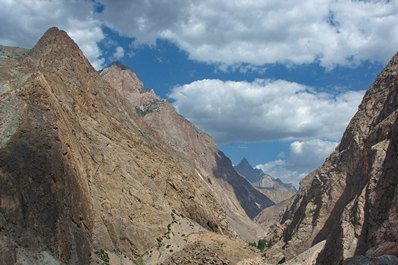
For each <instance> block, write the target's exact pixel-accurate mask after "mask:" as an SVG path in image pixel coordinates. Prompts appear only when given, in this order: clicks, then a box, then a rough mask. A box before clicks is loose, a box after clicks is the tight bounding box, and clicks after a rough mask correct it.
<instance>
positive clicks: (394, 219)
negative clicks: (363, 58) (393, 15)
mask: <svg viewBox="0 0 398 265" xmlns="http://www.w3.org/2000/svg"><path fill="white" fill-rule="evenodd" d="M397 118H398V55H395V56H394V57H393V58H392V60H391V61H390V62H389V64H388V65H387V66H386V68H385V69H384V70H383V71H382V73H381V74H380V75H379V76H378V78H377V79H376V81H375V82H374V83H373V84H372V86H371V87H370V88H369V90H368V91H367V93H366V95H365V97H364V99H363V101H362V103H361V105H360V106H359V110H358V112H357V113H356V114H355V116H354V117H353V119H352V120H351V122H350V124H349V125H348V127H347V129H346V131H345V133H344V136H343V138H342V141H341V143H340V145H339V146H338V147H337V148H336V150H335V151H334V152H333V153H332V154H331V155H330V157H329V158H328V159H327V160H326V162H325V163H324V164H323V165H322V167H321V168H319V169H318V170H316V171H314V172H313V173H311V174H310V175H308V176H307V177H306V178H305V179H303V181H302V182H301V184H300V191H299V193H298V194H297V196H296V198H295V200H294V201H293V203H292V206H291V207H290V209H289V210H288V211H287V212H286V214H285V216H284V219H283V222H284V225H285V230H284V238H283V240H284V242H286V245H285V252H286V255H287V256H288V257H291V256H294V255H297V254H299V253H301V252H303V251H304V250H306V249H308V248H309V247H311V246H312V245H315V244H317V243H318V242H321V241H323V240H326V244H325V246H324V249H323V250H322V252H321V253H320V254H319V256H318V259H317V263H318V264H339V263H341V262H342V261H343V260H344V259H346V258H347V257H351V256H354V255H367V256H369V257H377V256H381V255H387V254H391V255H398V175H397V174H398V173H397V172H398V160H397V155H398V153H397V152H398V149H397V147H398V146H397V143H398V121H397Z"/></svg>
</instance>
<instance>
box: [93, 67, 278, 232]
mask: <svg viewBox="0 0 398 265" xmlns="http://www.w3.org/2000/svg"><path fill="white" fill-rule="evenodd" d="M100 74H101V76H102V77H103V78H104V79H105V80H106V81H108V82H109V83H110V84H111V86H112V87H114V88H115V89H116V90H117V91H118V92H119V93H120V94H121V95H122V96H123V97H124V98H126V99H127V100H128V101H129V102H130V103H131V106H132V108H133V109H135V110H136V112H137V114H139V115H140V116H141V117H142V118H143V120H144V121H145V122H146V123H147V124H148V126H149V127H151V128H152V129H153V130H154V131H156V132H157V134H158V136H159V138H160V139H161V140H162V141H164V142H166V143H167V144H169V145H170V146H171V147H172V148H173V149H174V150H175V151H177V152H178V153H180V154H181V155H182V156H184V157H186V158H188V159H189V160H191V161H193V162H194V164H195V167H194V168H195V171H196V174H197V176H198V178H199V179H200V180H201V181H202V183H203V185H206V186H207V187H208V188H209V189H210V190H211V191H212V192H213V195H214V196H215V197H216V199H217V201H218V202H219V203H220V205H222V207H223V208H224V209H226V213H227V217H228V220H229V222H230V224H231V226H232V227H233V228H234V230H235V231H237V232H238V234H239V235H240V236H241V237H243V238H245V239H246V240H253V239H254V237H255V234H257V233H258V232H260V231H259V227H258V226H257V225H255V224H254V223H253V222H251V220H249V219H248V218H247V216H249V217H250V218H254V217H255V216H256V215H257V214H258V213H259V212H260V211H261V210H262V209H264V208H266V207H268V206H270V205H272V204H273V203H272V201H271V200H270V199H268V198H267V197H266V196H265V195H263V194H262V193H260V192H258V191H257V190H256V189H255V188H253V187H252V185H251V184H250V183H249V182H248V181H246V180H245V179H244V178H243V177H242V176H240V175H239V174H237V173H236V172H235V170H234V169H233V167H232V164H231V162H230V160H229V159H228V158H227V157H226V156H225V155H224V154H223V153H222V152H220V151H218V148H217V145H216V143H215V141H214V139H213V138H212V137H210V136H209V135H207V134H205V133H203V132H200V131H199V130H198V129H197V128H195V126H194V125H193V124H192V123H190V122H189V121H188V120H186V119H185V118H184V117H182V116H181V115H179V114H178V113H177V112H176V110H175V109H174V107H173V106H172V105H171V104H170V103H168V102H167V101H166V100H159V99H158V98H157V96H156V95H155V93H154V92H153V91H148V90H146V89H145V88H144V87H143V84H142V82H141V81H139V80H138V78H137V76H136V75H135V74H134V73H133V72H132V71H131V70H129V69H126V67H124V66H121V65H120V64H112V65H110V66H109V67H107V68H106V69H104V70H103V71H101V73H100ZM246 215H247V216H246ZM248 228H249V229H248ZM253 236H254V237H253Z"/></svg>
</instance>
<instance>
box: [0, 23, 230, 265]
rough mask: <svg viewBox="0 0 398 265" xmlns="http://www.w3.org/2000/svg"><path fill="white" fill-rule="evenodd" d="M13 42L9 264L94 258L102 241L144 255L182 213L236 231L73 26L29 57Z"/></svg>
mask: <svg viewBox="0 0 398 265" xmlns="http://www.w3.org/2000/svg"><path fill="white" fill-rule="evenodd" d="M1 52H2V56H1V57H0V117H1V118H0V247H1V248H0V258H1V263H2V264H13V262H15V260H18V262H20V263H21V264H45V263H46V262H45V261H46V260H47V262H48V260H52V259H54V258H55V259H59V260H61V261H63V262H66V263H67V264H88V263H89V262H90V260H91V261H92V260H93V259H95V258H96V255H95V254H94V253H93V252H96V251H99V253H101V250H106V251H115V253H122V254H123V255H125V256H127V257H128V258H131V259H134V258H137V257H138V256H140V255H142V254H143V253H144V252H145V251H147V250H149V249H151V248H155V249H156V246H159V244H161V243H162V238H163V237H164V236H165V234H166V233H168V232H170V231H169V230H170V224H171V223H173V222H174V221H175V219H174V218H175V217H174V216H175V215H176V214H178V215H179V216H181V222H183V221H184V220H186V222H188V221H189V222H190V224H191V226H190V227H200V229H202V230H204V231H206V229H207V230H212V231H215V232H218V233H224V234H227V235H228V234H230V233H231V231H230V229H229V228H228V225H227V220H226V216H225V211H224V210H223V209H222V208H221V207H220V206H219V204H218V203H217V200H216V198H215V197H214V195H213V192H212V191H211V190H210V189H209V188H208V187H207V186H206V185H204V182H203V181H200V180H199V178H198V176H197V174H198V173H197V172H196V171H195V169H194V168H195V166H194V164H193V163H191V162H190V161H189V160H188V159H185V158H183V157H182V156H181V155H180V154H179V153H177V152H175V151H173V150H171V149H170V148H169V146H168V145H167V144H164V143H163V142H162V141H161V140H160V139H159V137H158V135H157V134H156V133H154V132H153V130H152V129H151V128H150V127H149V126H147V124H146V123H145V122H143V121H142V120H141V118H140V117H139V116H138V115H137V114H136V112H135V111H134V110H133V109H132V108H131V105H130V103H129V102H128V101H127V100H126V99H125V98H123V97H121V96H120V94H119V93H118V92H117V91H116V90H115V89H113V88H112V87H110V85H109V83H108V82H105V81H104V80H103V79H102V78H101V77H100V76H99V75H98V73H97V72H96V71H95V70H94V69H93V68H92V67H91V65H90V64H89V62H88V61H87V59H86V58H85V57H84V56H83V54H82V52H81V51H80V49H79V48H78V47H77V45H76V44H75V43H74V42H73V41H72V40H71V39H70V38H69V37H68V36H67V34H66V33H65V32H63V31H60V30H58V29H57V28H52V29H50V30H48V31H47V32H46V33H45V35H44V36H43V37H42V38H41V39H40V41H39V42H38V43H37V45H36V46H35V47H34V48H33V49H32V50H30V51H29V53H28V54H26V55H24V56H19V57H18V54H23V52H18V51H15V50H13V49H11V50H10V51H7V50H6V49H2V50H1ZM192 229H193V228H192ZM169 255H171V254H169ZM43 260H44V261H43ZM55 264H56V263H55Z"/></svg>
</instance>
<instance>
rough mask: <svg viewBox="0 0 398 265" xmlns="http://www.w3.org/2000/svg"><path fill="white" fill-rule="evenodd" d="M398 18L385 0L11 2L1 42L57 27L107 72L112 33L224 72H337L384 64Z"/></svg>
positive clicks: (28, 39) (3, 14)
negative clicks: (170, 46) (105, 51)
mask: <svg viewBox="0 0 398 265" xmlns="http://www.w3.org/2000/svg"><path fill="white" fill-rule="evenodd" d="M99 5H101V8H98V6H99ZM397 13H398V2H397V1H380V0H368V1H354V0H351V1H335V0H313V1H279V0H267V1H265V0H264V1H257V0H250V1H229V0H217V1H216V0H203V1H193V0H167V1H166V0H147V1H128V0H118V1H111V0H98V1H97V2H96V1H89V0H85V1H84V0H82V1H62V0H48V1H31V0H20V1H12V0H7V1H2V3H1V9H0V42H1V43H2V44H5V45H16V46H22V47H26V48H30V47H32V46H33V45H34V43H35V42H36V41H37V39H38V38H39V37H40V36H41V34H43V32H44V31H45V30H46V29H47V28H49V27H51V26H58V27H60V28H62V29H64V30H66V31H67V32H68V33H69V34H70V35H71V36H72V38H73V39H74V40H75V41H76V42H77V43H78V44H79V46H80V47H81V48H82V50H83V52H84V53H85V55H86V56H87V57H88V59H89V60H90V62H91V63H92V64H93V65H94V66H95V67H96V68H100V67H101V66H102V64H103V62H104V61H103V59H101V56H102V52H101V50H100V49H99V48H98V45H97V43H98V42H100V41H102V40H104V38H105V37H104V34H103V32H102V27H104V26H108V27H110V28H111V29H113V30H114V31H116V32H117V33H119V34H121V35H122V36H127V37H131V38H134V41H135V42H136V43H140V44H150V45H154V44H155V43H156V39H159V38H163V39H166V40H169V41H171V42H173V43H174V44H176V45H177V46H178V47H179V48H180V49H182V50H184V51H185V52H187V54H188V56H189V57H190V58H191V59H193V60H197V61H201V62H206V63H215V64H217V65H219V66H220V67H222V68H225V67H232V69H236V67H237V66H242V65H246V66H247V65H253V66H261V65H264V64H273V63H281V64H287V65H292V64H294V65H300V64H309V63H319V64H320V65H321V66H323V67H325V68H326V69H331V68H333V67H335V66H336V65H344V66H355V65H358V64H360V63H361V62H362V61H364V60H370V61H377V62H381V63H385V62H386V61H387V60H388V59H389V58H390V57H391V56H392V55H393V54H394V53H395V51H396V49H397V48H396V47H398V16H397V15H396V14H397ZM131 47H134V45H131ZM381 47H382V48H381ZM125 48H126V47H125ZM128 52H130V53H131V51H126V53H128Z"/></svg>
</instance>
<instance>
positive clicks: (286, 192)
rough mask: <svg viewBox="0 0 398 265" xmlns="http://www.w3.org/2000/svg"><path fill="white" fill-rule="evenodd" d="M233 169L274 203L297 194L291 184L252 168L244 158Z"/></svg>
mask: <svg viewBox="0 0 398 265" xmlns="http://www.w3.org/2000/svg"><path fill="white" fill-rule="evenodd" d="M234 168H235V170H236V172H238V173H239V174H240V175H242V176H244V177H245V178H246V179H247V180H249V181H250V182H251V183H252V184H253V186H254V187H256V188H257V190H259V191H260V192H261V193H263V194H264V195H266V196H267V197H268V198H270V199H271V200H272V201H273V202H274V203H280V202H282V201H284V200H287V199H289V198H290V197H292V196H293V195H294V194H296V192H297V190H296V188H295V187H294V186H293V185H292V184H290V183H288V184H286V183H283V182H282V181H281V180H280V179H278V178H273V177H271V176H270V175H268V174H265V173H264V172H263V171H262V170H261V169H258V168H253V167H252V166H251V165H250V163H249V161H247V159H246V158H243V159H242V160H241V161H240V162H239V164H238V165H236V166H235V167H234Z"/></svg>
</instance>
